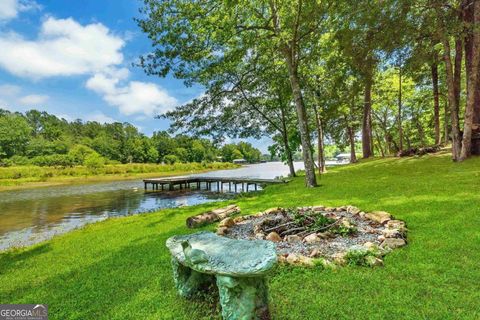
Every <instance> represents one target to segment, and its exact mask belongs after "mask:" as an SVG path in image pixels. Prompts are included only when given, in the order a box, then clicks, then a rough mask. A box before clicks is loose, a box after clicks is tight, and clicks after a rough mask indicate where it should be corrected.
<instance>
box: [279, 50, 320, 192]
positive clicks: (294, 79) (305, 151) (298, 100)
mask: <svg viewBox="0 0 480 320" xmlns="http://www.w3.org/2000/svg"><path fill="white" fill-rule="evenodd" d="M284 55H285V60H286V62H287V66H288V73H289V77H290V84H291V86H292V93H293V98H294V100H295V108H296V111H297V117H298V130H299V132H300V140H301V143H302V155H303V162H304V164H305V185H306V186H307V187H316V186H317V179H316V177H315V164H314V161H313V155H312V145H311V141H310V138H311V137H310V131H309V129H308V121H307V111H306V108H305V104H304V102H303V96H302V91H301V89H300V80H299V78H298V66H297V64H296V62H295V61H294V59H293V57H292V55H291V50H288V49H286V50H284Z"/></svg>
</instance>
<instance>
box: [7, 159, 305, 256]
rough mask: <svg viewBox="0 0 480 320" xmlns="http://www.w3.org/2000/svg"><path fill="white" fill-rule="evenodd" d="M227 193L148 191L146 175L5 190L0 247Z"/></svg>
mask: <svg viewBox="0 0 480 320" xmlns="http://www.w3.org/2000/svg"><path fill="white" fill-rule="evenodd" d="M295 169H296V170H299V169H303V163H302V162H297V163H295ZM288 172H289V171H288V167H287V166H286V165H284V164H282V163H281V162H268V163H261V164H254V165H248V166H244V167H241V168H238V169H233V170H218V171H211V172H208V173H202V174H199V175H201V176H215V177H251V178H265V179H269V178H275V177H278V176H287V175H288ZM213 185H215V184H213ZM239 191H242V190H241V189H239ZM226 197H228V195H227V194H225V193H212V192H205V191H173V192H152V191H148V192H145V191H144V190H143V182H142V180H141V179H138V180H130V181H114V182H106V183H89V184H75V185H70V186H55V187H45V188H36V189H27V190H21V191H4V192H0V250H5V249H7V248H9V247H19V246H25V245H29V244H33V243H36V242H39V241H42V240H45V239H48V238H51V237H52V236H54V235H56V234H61V233H65V232H68V231H70V230H73V229H75V228H78V227H80V226H83V225H85V224H87V223H92V222H96V221H100V220H104V219H107V218H109V217H116V216H125V215H130V214H135V213H141V212H149V211H153V210H157V209H163V208H174V207H179V206H188V205H194V204H200V203H206V202H211V201H218V200H223V199H225V198H226Z"/></svg>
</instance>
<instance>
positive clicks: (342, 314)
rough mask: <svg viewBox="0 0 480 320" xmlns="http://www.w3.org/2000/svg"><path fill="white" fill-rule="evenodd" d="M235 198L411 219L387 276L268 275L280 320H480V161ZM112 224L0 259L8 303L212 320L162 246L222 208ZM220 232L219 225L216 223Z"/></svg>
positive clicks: (250, 205)
mask: <svg viewBox="0 0 480 320" xmlns="http://www.w3.org/2000/svg"><path fill="white" fill-rule="evenodd" d="M320 182H321V186H320V187H318V188H315V189H305V188H304V187H303V178H297V179H295V180H293V181H292V182H291V183H289V184H288V185H275V186H270V187H268V188H267V190H266V191H264V192H263V193H262V194H260V195H258V196H253V197H245V198H240V199H238V200H237V201H236V203H238V204H239V205H240V207H241V209H242V212H243V213H245V214H246V213H255V212H258V211H261V210H263V209H267V208H269V207H274V206H284V207H287V206H304V205H316V204H323V205H328V206H341V205H347V204H352V205H355V206H358V207H359V208H361V209H362V210H365V211H370V210H385V211H388V212H390V213H391V214H393V215H394V216H395V217H396V218H399V219H401V220H404V221H406V223H407V226H408V228H409V233H408V245H407V246H406V247H404V248H401V249H397V250H395V251H393V252H392V253H390V254H388V255H387V256H386V257H385V266H384V267H380V268H374V269H370V268H364V267H344V268H340V269H338V270H322V269H321V268H320V267H316V268H312V269H307V268H292V267H280V268H278V269H277V270H276V271H275V272H274V273H273V274H272V275H271V276H270V277H269V287H270V298H271V303H270V308H271V312H272V317H273V319H479V318H480V158H476V159H471V160H468V161H465V162H464V163H452V162H451V161H450V158H449V156H448V155H441V156H425V157H422V158H419V159H414V158H404V159H381V160H371V161H365V162H361V163H359V164H356V165H350V166H345V167H339V168H335V169H332V170H330V171H329V173H328V174H326V175H324V176H322V178H321V180H320ZM223 204H224V203H222V204H218V203H217V204H208V205H202V206H197V207H190V208H182V209H175V210H165V211H161V212H158V213H154V214H144V215H137V216H131V217H126V218H118V219H111V220H108V221H105V222H101V223H97V224H94V225H90V226H87V227H85V228H83V229H81V230H78V231H75V232H72V233H70V234H66V235H63V236H59V237H57V238H55V239H53V240H51V241H47V242H44V243H42V244H39V245H36V246H33V247H29V248H26V249H23V250H17V251H10V252H6V253H3V254H0V303H46V304H48V307H49V313H50V318H51V319H212V318H214V319H215V318H219V317H220V315H219V306H218V303H217V297H215V296H214V295H212V296H207V297H206V298H207V299H206V300H200V299H198V300H194V301H187V300H184V299H181V298H179V296H178V295H177V294H176V291H175V289H174V286H173V280H172V276H171V268H170V258H169V254H168V252H167V249H166V248H165V240H166V239H167V238H168V237H170V236H171V235H174V234H181V233H188V232H192V231H191V230H188V229H187V228H186V227H185V218H186V217H188V216H190V215H193V214H196V213H199V212H201V211H204V210H205V209H208V208H212V207H218V206H220V205H223ZM210 228H211V229H212V230H213V226H212V227H210Z"/></svg>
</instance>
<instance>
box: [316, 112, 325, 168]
mask: <svg viewBox="0 0 480 320" xmlns="http://www.w3.org/2000/svg"><path fill="white" fill-rule="evenodd" d="M313 110H314V111H315V124H316V125H317V145H318V173H319V174H322V173H325V172H327V168H326V166H325V148H324V147H323V126H322V118H321V116H320V113H319V112H318V108H317V106H315V105H314V106H313Z"/></svg>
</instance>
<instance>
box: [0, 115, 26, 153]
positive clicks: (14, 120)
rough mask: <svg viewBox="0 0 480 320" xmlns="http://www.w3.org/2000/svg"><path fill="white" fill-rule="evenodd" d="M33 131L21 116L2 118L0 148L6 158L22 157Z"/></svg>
mask: <svg viewBox="0 0 480 320" xmlns="http://www.w3.org/2000/svg"><path fill="white" fill-rule="evenodd" d="M30 132H31V129H30V127H29V126H28V122H27V121H26V120H25V119H24V118H23V117H22V116H20V115H17V114H7V115H3V116H0V146H1V147H2V153H3V154H5V156H6V157H11V156H14V155H22V154H23V152H24V151H25V149H26V147H27V142H28V137H29V135H30Z"/></svg>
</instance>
